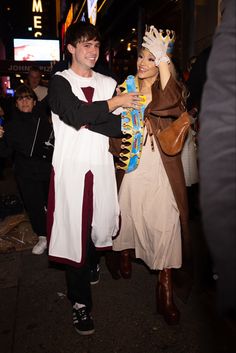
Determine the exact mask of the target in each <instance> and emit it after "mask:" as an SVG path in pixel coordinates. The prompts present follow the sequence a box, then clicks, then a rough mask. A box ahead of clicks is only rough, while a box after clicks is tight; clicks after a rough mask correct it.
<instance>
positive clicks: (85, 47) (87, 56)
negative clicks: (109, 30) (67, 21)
mask: <svg viewBox="0 0 236 353" xmlns="http://www.w3.org/2000/svg"><path fill="white" fill-rule="evenodd" d="M99 48H100V42H99V41H97V40H93V39H92V40H88V41H84V42H78V43H77V44H76V47H73V46H72V45H70V44H69V45H68V50H69V52H70V53H71V55H72V67H74V68H77V69H79V70H84V71H90V69H92V68H93V67H94V66H95V64H96V62H97V60H98V57H99Z"/></svg>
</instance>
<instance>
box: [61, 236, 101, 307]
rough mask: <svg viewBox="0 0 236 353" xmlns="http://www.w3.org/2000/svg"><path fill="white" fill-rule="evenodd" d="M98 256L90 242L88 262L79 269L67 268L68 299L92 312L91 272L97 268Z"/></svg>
mask: <svg viewBox="0 0 236 353" xmlns="http://www.w3.org/2000/svg"><path fill="white" fill-rule="evenodd" d="M97 264H98V255H97V252H96V249H95V247H94V245H93V242H92V241H91V240H89V243H88V249H87V254H86V260H85V263H84V265H82V266H81V267H79V268H76V267H73V266H69V265H67V266H66V284H67V297H68V299H69V300H70V301H71V304H72V305H74V304H75V303H80V304H84V305H86V307H87V308H88V310H89V311H91V310H92V293H91V284H90V271H91V269H92V268H96V266H97Z"/></svg>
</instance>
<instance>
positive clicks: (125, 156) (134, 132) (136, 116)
mask: <svg viewBox="0 0 236 353" xmlns="http://www.w3.org/2000/svg"><path fill="white" fill-rule="evenodd" d="M119 87H120V88H123V89H124V90H123V92H122V93H131V92H138V91H139V85H138V79H137V78H136V77H135V76H132V75H129V76H128V77H127V79H126V80H125V81H124V83H122V85H120V86H119ZM140 98H141V107H140V109H126V110H125V111H124V112H123V113H122V114H121V131H122V133H123V134H124V135H125V137H124V138H123V139H122V145H121V153H120V156H119V161H120V163H117V165H116V168H117V169H123V170H125V172H126V173H129V172H132V171H133V170H135V169H136V168H137V166H138V164H139V160H140V156H141V152H142V144H143V130H144V110H145V107H146V97H145V96H142V95H141V96H140Z"/></svg>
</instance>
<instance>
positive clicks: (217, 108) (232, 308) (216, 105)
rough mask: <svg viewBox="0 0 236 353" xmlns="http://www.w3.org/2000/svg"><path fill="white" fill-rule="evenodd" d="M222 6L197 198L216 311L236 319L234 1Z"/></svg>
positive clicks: (204, 103)
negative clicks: (209, 256)
mask: <svg viewBox="0 0 236 353" xmlns="http://www.w3.org/2000/svg"><path fill="white" fill-rule="evenodd" d="M222 4H223V5H225V8H224V12H223V17H222V22H221V24H220V26H219V28H218V30H217V32H216V35H215V38H214V42H213V46H212V51H211V54H210V57H209V61H208V67H207V77H208V78H207V81H206V85H205V87H204V92H203V100H202V110H201V114H200V126H201V128H200V138H199V161H200V183H201V189H200V190H201V192H200V199H201V207H202V217H203V225H204V231H205V235H206V238H207V241H208V244H209V248H210V251H211V254H212V259H213V262H214V268H215V270H216V272H217V274H218V277H219V278H218V281H217V284H218V299H219V301H218V303H219V311H220V313H221V314H222V315H224V316H226V317H230V316H231V317H232V316H234V318H236V218H235V211H236V2H235V0H226V1H224V2H222Z"/></svg>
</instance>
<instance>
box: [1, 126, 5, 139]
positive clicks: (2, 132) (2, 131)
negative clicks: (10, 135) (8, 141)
mask: <svg viewBox="0 0 236 353" xmlns="http://www.w3.org/2000/svg"><path fill="white" fill-rule="evenodd" d="M3 134H4V129H3V127H2V126H0V138H2V137H3Z"/></svg>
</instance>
